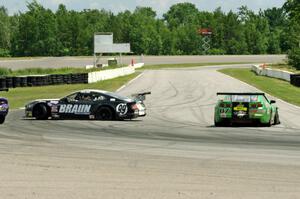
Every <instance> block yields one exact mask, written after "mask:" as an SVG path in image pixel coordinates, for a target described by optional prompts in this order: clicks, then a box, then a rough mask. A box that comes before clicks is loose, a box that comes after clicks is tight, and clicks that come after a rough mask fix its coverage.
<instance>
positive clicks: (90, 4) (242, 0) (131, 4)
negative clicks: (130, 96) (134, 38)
mask: <svg viewBox="0 0 300 199" xmlns="http://www.w3.org/2000/svg"><path fill="white" fill-rule="evenodd" d="M37 1H38V2H39V3H41V4H42V5H43V6H44V7H46V8H50V9H52V10H53V11H55V10H56V9H57V7H58V5H59V4H64V5H66V6H67V8H68V9H69V10H77V11H80V10H83V9H105V10H111V11H112V12H114V13H118V12H120V11H124V10H130V11H133V10H134V9H135V7H137V6H147V7H152V8H153V10H155V11H156V13H157V15H158V17H160V16H162V14H163V13H166V12H167V11H168V9H169V8H170V6H172V5H173V4H176V3H182V2H190V3H193V4H195V5H196V6H197V8H198V9H199V10H205V11H213V10H215V9H216V8H217V7H221V8H222V10H223V11H225V12H228V11H229V10H233V11H237V8H239V7H241V6H242V5H246V6H247V7H248V8H249V9H251V10H253V11H255V12H257V11H259V9H263V10H264V9H267V8H272V7H281V6H282V5H283V3H284V2H285V0H186V1H180V0H126V1H124V0H123V1H122V0H37ZM26 2H31V0H0V6H4V7H6V8H7V9H8V11H9V13H10V14H14V13H16V12H18V11H22V12H23V11H26V10H27V9H26Z"/></svg>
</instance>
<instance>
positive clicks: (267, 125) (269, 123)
mask: <svg viewBox="0 0 300 199" xmlns="http://www.w3.org/2000/svg"><path fill="white" fill-rule="evenodd" d="M272 114H273V113H272V111H271V114H270V115H271V116H270V121H269V122H268V123H266V124H265V126H266V127H271V126H272Z"/></svg>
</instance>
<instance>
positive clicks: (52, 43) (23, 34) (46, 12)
mask: <svg viewBox="0 0 300 199" xmlns="http://www.w3.org/2000/svg"><path fill="white" fill-rule="evenodd" d="M27 8H28V10H29V11H28V12H26V13H25V14H21V15H20V17H19V20H20V23H19V30H18V33H17V34H18V43H19V48H18V51H19V52H18V55H25V56H45V55H55V54H56V53H57V39H56V32H57V31H56V19H55V15H54V14H53V13H52V11H51V10H50V9H45V8H44V7H43V6H42V5H40V4H39V3H37V1H33V2H32V3H29V4H28V5H27Z"/></svg>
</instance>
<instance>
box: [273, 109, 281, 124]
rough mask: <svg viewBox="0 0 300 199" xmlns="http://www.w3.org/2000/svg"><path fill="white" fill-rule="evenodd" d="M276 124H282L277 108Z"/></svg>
mask: <svg viewBox="0 0 300 199" xmlns="http://www.w3.org/2000/svg"><path fill="white" fill-rule="evenodd" d="M274 124H280V120H279V114H278V110H276V113H275V119H274Z"/></svg>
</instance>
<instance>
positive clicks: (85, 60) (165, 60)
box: [0, 55, 286, 70]
mask: <svg viewBox="0 0 300 199" xmlns="http://www.w3.org/2000/svg"><path fill="white" fill-rule="evenodd" d="M107 58H109V57H103V58H102V59H100V60H99V63H107ZM285 59H286V56H285V55H214V56H212V55H210V56H204V55H201V56H143V57H141V56H123V58H122V63H123V64H130V63H131V61H132V60H134V62H144V63H145V64H146V65H155V64H180V63H220V62H222V63H224V62H227V63H241V62H248V63H253V62H254V63H278V62H282V61H283V60H285ZM93 63H94V60H93V57H41V58H38V57H37V58H32V59H30V58H26V59H0V67H6V68H11V69H13V70H16V69H22V68H32V67H33V68H61V67H84V66H86V65H91V64H93Z"/></svg>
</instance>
